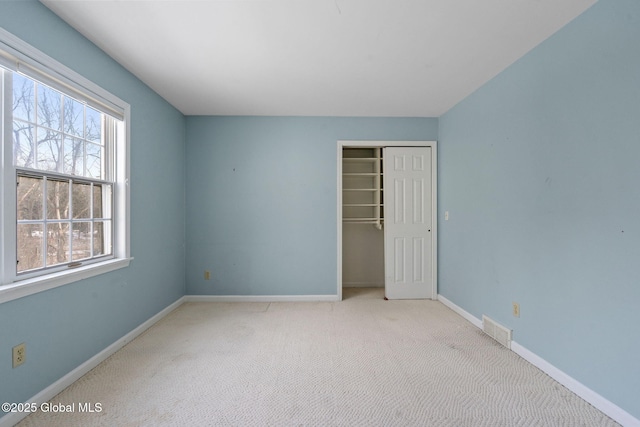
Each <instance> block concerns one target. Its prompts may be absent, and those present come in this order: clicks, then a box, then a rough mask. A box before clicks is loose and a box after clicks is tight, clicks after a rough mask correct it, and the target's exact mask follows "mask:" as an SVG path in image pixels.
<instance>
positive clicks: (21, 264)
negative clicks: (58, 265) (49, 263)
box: [17, 224, 43, 272]
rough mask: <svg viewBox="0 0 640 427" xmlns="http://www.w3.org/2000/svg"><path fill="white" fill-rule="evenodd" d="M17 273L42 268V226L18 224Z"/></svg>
mask: <svg viewBox="0 0 640 427" xmlns="http://www.w3.org/2000/svg"><path fill="white" fill-rule="evenodd" d="M17 237H18V240H17V243H18V245H17V246H18V252H17V256H18V265H17V270H18V272H21V271H26V270H32V269H34V268H42V267H43V264H42V261H43V257H42V241H43V239H42V224H18V233H17Z"/></svg>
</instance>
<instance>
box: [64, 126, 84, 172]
mask: <svg viewBox="0 0 640 427" xmlns="http://www.w3.org/2000/svg"><path fill="white" fill-rule="evenodd" d="M64 173H66V174H69V175H77V176H84V142H83V141H82V140H81V139H76V138H70V137H68V136H65V137H64Z"/></svg>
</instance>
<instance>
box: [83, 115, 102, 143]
mask: <svg viewBox="0 0 640 427" xmlns="http://www.w3.org/2000/svg"><path fill="white" fill-rule="evenodd" d="M86 114H87V125H86V132H85V139H86V140H87V141H93V142H97V143H101V142H102V113H100V112H98V111H96V110H94V109H93V108H91V107H87V109H86Z"/></svg>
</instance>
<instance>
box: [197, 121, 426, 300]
mask: <svg viewBox="0 0 640 427" xmlns="http://www.w3.org/2000/svg"><path fill="white" fill-rule="evenodd" d="M437 132H438V124H437V119H425V118H422V119H411V118H405V119H400V118H397V119H395V118H386V119H385V118H310V117H297V118H296V117H188V118H187V164H188V165H189V168H188V171H187V242H188V244H187V293H189V294H196V295H207V294H213V295H335V294H336V286H337V279H336V275H337V266H336V262H337V240H336V227H337V225H336V218H337V214H336V212H337V206H336V204H337V193H336V187H337V179H336V173H337V169H336V166H337V165H336V147H337V141H338V140H341V139H344V140H435V139H436V137H437ZM204 270H211V272H212V277H211V280H210V281H206V280H204V276H203V272H204Z"/></svg>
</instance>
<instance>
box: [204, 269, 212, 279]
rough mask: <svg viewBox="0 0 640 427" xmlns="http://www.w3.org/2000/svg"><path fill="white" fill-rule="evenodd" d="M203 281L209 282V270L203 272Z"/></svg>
mask: <svg viewBox="0 0 640 427" xmlns="http://www.w3.org/2000/svg"><path fill="white" fill-rule="evenodd" d="M204 280H211V272H210V271H209V270H205V271H204Z"/></svg>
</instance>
